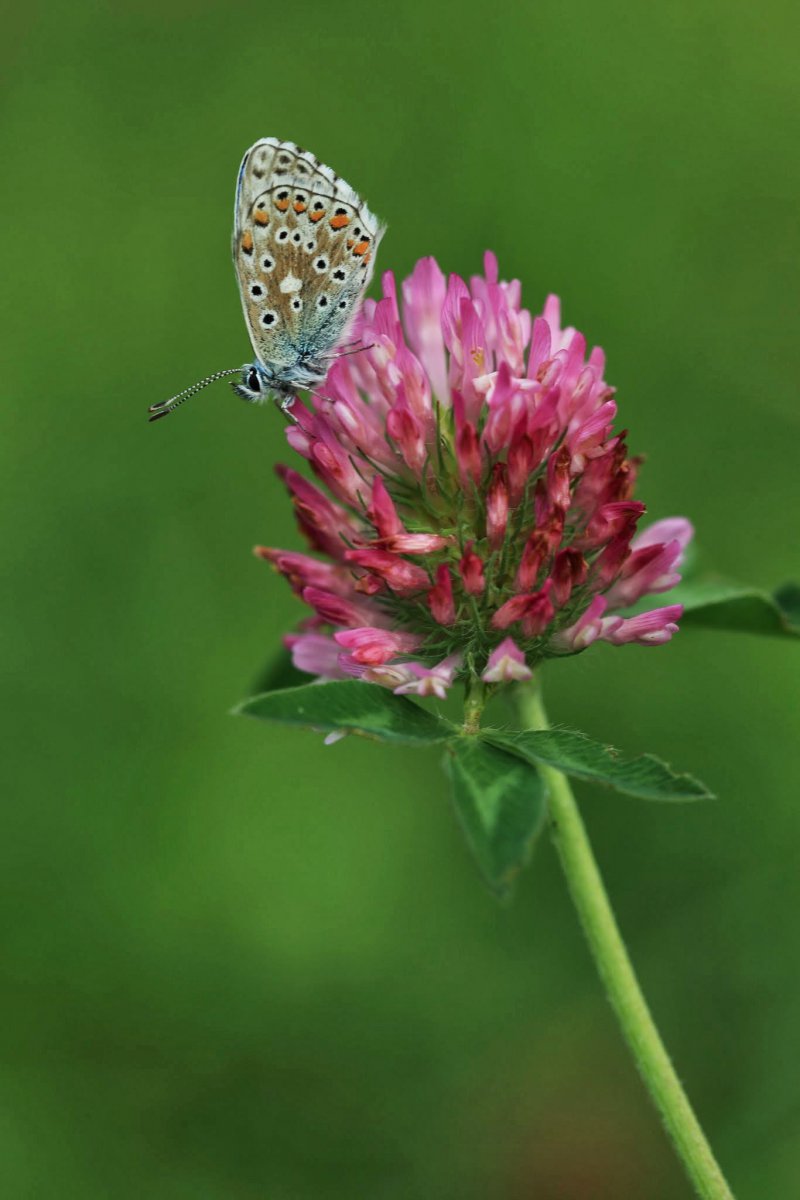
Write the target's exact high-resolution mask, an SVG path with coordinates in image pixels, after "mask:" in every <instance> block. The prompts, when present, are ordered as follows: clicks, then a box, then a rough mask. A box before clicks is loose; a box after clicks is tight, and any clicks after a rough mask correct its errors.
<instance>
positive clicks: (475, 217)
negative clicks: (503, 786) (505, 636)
mask: <svg viewBox="0 0 800 1200" xmlns="http://www.w3.org/2000/svg"><path fill="white" fill-rule="evenodd" d="M795 21H796V8H795V6H794V5H793V4H791V3H789V2H788V0H787V2H785V3H782V2H780V0H767V2H766V3H763V4H760V5H756V6H753V5H751V4H746V3H743V2H739V0H735V2H734V3H728V2H723V0H700V2H699V3H698V0H677V2H676V3H673V4H670V5H664V6H660V5H651V6H645V5H639V6H633V5H629V4H624V3H618V2H616V0H611V2H609V3H604V4H602V5H601V4H592V3H589V2H588V0H577V2H576V3H575V4H572V5H570V6H565V5H563V4H557V3H551V2H547V3H533V4H528V5H523V4H518V3H513V2H511V0H495V2H494V3H492V4H489V5H487V4H481V3H477V2H476V0H460V2H459V3H453V2H450V0H446V2H442V0H439V2H438V3H435V4H434V3H424V4H423V3H417V2H413V3H406V4H399V5H372V6H367V7H365V6H364V5H363V4H358V3H353V2H352V0H339V2H338V3H337V4H335V5H334V4H329V3H320V2H319V0H307V2H306V3H304V4H302V5H290V4H276V3H271V4H270V3H267V4H265V3H255V2H247V3H244V2H236V0H234V2H232V3H227V4H210V3H207V2H205V0H194V2H193V3H188V2H187V0H158V3H156V2H155V0H142V2H140V3H136V4H131V3H124V2H123V3H111V0H98V2H97V3H91V4H89V3H85V2H84V3H76V4H73V5H69V6H67V5H65V6H64V7H63V8H60V7H58V6H56V5H53V4H46V3H43V2H42V0H28V2H27V3H25V4H15V5H14V7H13V10H9V11H8V13H7V15H6V16H5V18H4V21H3V28H4V35H3V46H2V50H1V51H0V54H1V55H2V58H3V60H4V70H3V75H4V78H5V81H6V83H5V101H4V113H5V115H4V118H3V124H2V133H1V134H0V159H1V161H2V168H3V169H2V185H1V186H2V193H3V200H4V217H3V221H2V224H0V238H1V239H2V257H1V258H0V262H2V274H3V279H4V285H5V286H4V288H3V292H4V296H5V300H4V305H5V310H4V314H3V317H2V336H3V340H4V342H5V343H6V348H5V351H4V365H3V371H2V392H3V403H2V411H1V415H0V419H1V420H2V437H1V438H0V459H1V461H0V474H1V475H2V480H3V494H4V502H3V505H2V515H1V517H0V519H1V520H2V522H3V526H4V530H3V536H2V572H3V576H4V579H3V585H2V594H1V595H0V604H2V616H1V618H0V626H1V627H2V633H3V637H4V649H3V651H2V662H3V675H4V682H5V689H4V690H5V711H4V715H3V732H4V734H5V738H4V741H5V750H4V752H3V767H4V774H5V775H6V778H7V782H6V785H5V787H4V789H3V792H4V799H3V801H2V824H3V828H2V832H1V834H0V845H1V846H2V859H3V865H2V871H1V872H0V887H1V888H2V892H3V916H2V921H3V948H2V954H1V955H0V971H2V977H3V979H2V993H1V996H2V999H1V1000H0V1009H1V1011H0V1047H1V1052H2V1072H1V1073H0V1075H1V1080H2V1081H1V1082H0V1156H1V1157H2V1161H3V1164H4V1165H3V1175H4V1177H5V1180H6V1182H5V1183H4V1185H3V1194H4V1195H7V1196H9V1197H15V1198H16V1197H25V1198H28V1197H30V1198H35V1200H40V1198H41V1200H50V1198H51V1197H52V1198H60V1197H73V1196H75V1197H81V1200H92V1198H94V1197H98V1198H103V1200H108V1198H113V1200H139V1198H140V1197H143V1196H147V1197H148V1198H150V1200H183V1198H188V1197H192V1200H201V1198H202V1200H206V1198H207V1200H262V1198H264V1200H352V1198H353V1197H369V1198H370V1200H401V1198H402V1200H417V1198H424V1200H429V1198H436V1200H439V1198H442V1200H449V1198H451V1197H452V1198H456V1197H457V1198H458V1200H483V1198H486V1197H492V1200H495V1198H497V1200H529V1198H535V1200H628V1198H630V1200H673V1198H674V1200H679V1198H681V1197H687V1196H688V1195H689V1191H688V1187H687V1185H686V1184H685V1183H684V1180H683V1177H682V1173H681V1171H680V1169H679V1168H678V1167H677V1166H676V1165H675V1163H674V1161H673V1158H672V1155H671V1152H670V1150H669V1148H668V1146H667V1144H666V1141H665V1138H664V1136H663V1135H662V1133H661V1130H660V1128H659V1125H658V1122H657V1120H656V1118H655V1116H654V1114H653V1113H652V1112H651V1111H650V1108H649V1106H648V1104H647V1102H646V1099H645V1097H644V1093H643V1090H642V1088H641V1086H640V1084H639V1081H638V1079H637V1077H636V1075H635V1072H634V1069H633V1067H632V1066H631V1065H630V1062H629V1060H628V1057H627V1054H626V1052H625V1050H624V1048H623V1046H622V1044H621V1041H620V1037H619V1035H618V1032H617V1029H616V1027H615V1025H614V1022H613V1020H612V1017H611V1015H610V1013H609V1011H608V1009H607V1006H606V1003H605V1001H604V999H603V997H602V995H601V991H600V987H599V984H598V981H597V979H596V977H595V974H594V972H593V969H592V966H591V963H590V961H589V959H588V955H587V952H586V950H585V948H584V946H583V944H582V941H581V937H580V934H579V932H578V929H577V926H576V921H575V918H574V915H573V912H572V911H571V909H570V905H569V901H568V898H567V896H566V893H565V888H564V886H563V881H562V879H561V877H560V875H559V870H558V866H557V863H556V862H555V859H554V854H553V851H552V847H551V846H550V845H549V844H548V843H547V841H546V840H545V841H543V843H542V844H541V845H540V846H539V848H538V852H537V854H536V856H535V860H534V863H533V865H532V868H531V869H530V870H529V872H528V873H527V875H526V876H525V878H524V879H523V880H522V881H521V885H520V886H519V888H518V890H517V894H516V896H515V899H514V902H513V904H512V905H510V906H508V907H499V906H498V905H497V904H496V903H495V901H494V900H493V899H492V898H491V896H490V895H489V894H488V892H486V891H485V890H484V888H483V886H482V884H481V883H480V881H479V879H478V877H477V874H476V871H475V870H474V869H473V865H472V863H471V861H470V860H469V857H468V854H467V852H466V850H465V847H464V846H463V845H462V842H461V839H460V835H459V833H458V830H457V828H456V826H455V823H454V821H453V819H452V815H451V813H450V811H449V808H448V801H447V798H446V795H445V789H444V786H443V781H442V779H441V777H440V774H439V769H438V763H437V760H436V755H435V754H434V753H426V752H422V753H412V752H411V751H409V750H403V751H398V750H389V749H383V748H381V747H378V746H374V745H370V744H366V743H362V742H359V741H356V740H351V741H348V742H345V743H343V744H340V745H337V746H335V747H333V748H325V747H324V746H323V745H322V744H321V740H320V739H318V738H315V737H314V736H313V735H310V734H302V733H299V732H291V731H290V732H287V731H280V730H272V729H269V728H267V727H264V726H260V725H259V724H257V723H255V722H250V721H247V720H244V719H235V718H233V717H231V716H229V715H228V710H229V708H230V706H231V705H232V704H233V703H234V702H236V701H237V700H239V699H241V698H243V697H244V696H245V695H246V694H247V693H248V689H249V688H250V686H251V683H252V680H253V678H254V677H255V676H256V675H257V673H258V670H259V668H260V666H261V665H262V663H263V661H264V660H265V659H266V658H267V657H268V656H269V654H270V652H271V650H272V648H274V647H275V645H276V643H277V641H278V639H279V637H280V635H281V633H282V632H283V631H284V630H285V629H287V628H289V627H290V626H291V624H292V623H293V621H294V620H295V619H296V617H297V615H298V613H299V611H300V610H299V607H298V606H297V604H296V602H295V601H294V600H293V598H292V597H291V595H290V593H289V591H288V589H287V588H286V587H285V586H284V585H283V584H282V582H281V581H280V580H279V579H278V578H277V577H276V576H274V575H272V574H271V573H270V571H269V569H268V568H267V567H266V566H265V565H264V564H263V563H258V562H257V561H255V560H254V559H252V558H251V557H250V548H251V546H252V545H253V544H254V543H256V542H266V543H269V544H274V545H284V546H289V547H294V548H299V545H300V543H299V538H298V535H297V534H296V533H295V531H294V529H293V527H292V523H291V520H290V514H289V505H288V503H287V501H286V499H285V498H284V496H283V494H282V493H281V490H280V488H279V486H278V484H277V481H276V479H275V477H274V474H273V465H274V463H275V462H276V461H278V460H281V459H284V460H285V459H286V458H287V453H288V452H287V449H286V447H285V445H284V440H283V423H282V422H281V420H280V419H278V418H277V417H276V416H275V415H274V414H273V413H272V412H271V411H270V410H269V409H267V410H256V409H252V408H248V407H246V406H245V405H243V404H240V403H238V402H236V401H235V400H234V399H233V398H232V397H231V396H230V393H229V392H228V390H227V388H225V387H224V386H222V385H220V386H219V387H218V388H217V389H216V390H209V391H207V392H205V393H204V394H203V395H202V396H198V397H197V398H196V399H194V400H193V401H191V403H189V404H187V405H186V407H185V408H184V409H183V410H182V411H181V413H180V415H179V416H176V417H173V418H172V419H170V420H169V421H165V422H162V423H159V424H158V425H155V426H148V425H147V424H146V422H145V410H146V407H147V405H148V404H149V403H150V402H151V401H153V400H155V399H160V398H163V397H165V396H167V395H170V394H171V393H172V392H174V391H176V390H178V389H179V388H181V387H184V386H186V385H187V384H189V383H191V382H193V381H194V380H195V379H197V378H199V377H200V376H202V375H204V374H206V373H208V372H211V371H214V370H217V369H219V368H222V367H228V366H231V365H235V364H237V363H239V362H243V361H245V360H246V358H247V357H248V354H249V348H248V343H247V339H246V335H245V330H244V327H243V323H242V318H241V313H240V308H239V301H238V298H237V294H236V290H235V283H234V277H233V272H232V270H231V266H230V262H229V237H230V228H229V226H230V219H231V209H232V200H233V188H234V181H235V174H236V169H237V166H238V163H239V160H240V156H241V154H242V152H243V151H244V149H245V148H246V147H247V146H248V145H249V144H250V143H252V142H253V141H254V140H256V138H258V137H260V136H263V135H266V134H278V135H280V136H283V137H287V138H294V139H296V140H298V141H299V142H300V143H301V144H302V145H307V146H310V147H311V148H312V149H313V150H314V151H315V152H316V153H317V154H319V155H320V157H322V158H323V159H324V160H325V161H327V162H329V163H332V164H333V165H334V166H335V168H336V169H337V170H338V171H339V172H341V173H342V174H344V175H345V177H346V178H347V179H349V180H350V181H351V182H352V183H353V184H354V185H355V186H356V187H357V188H358V189H359V190H360V191H361V192H362V194H364V195H365V196H366V197H367V198H368V200H369V202H370V203H371V205H372V206H373V207H374V208H375V209H376V211H378V212H379V213H380V214H381V215H382V216H383V217H384V218H385V219H386V220H387V221H388V224H389V233H388V234H387V236H386V239H385V241H384V243H383V246H382V250H381V265H382V266H383V267H384V268H387V267H392V268H393V269H395V270H396V271H398V272H400V273H404V272H407V271H408V270H409V269H410V268H411V266H412V264H413V263H414V261H415V259H416V258H417V257H418V256H420V255H422V254H429V253H433V254H435V255H436V256H437V257H438V258H439V260H440V262H441V263H442V264H443V266H444V267H445V268H446V269H449V270H455V271H458V272H460V273H469V272H472V271H475V270H477V269H478V268H479V266H480V261H481V255H482V252H483V250H484V248H485V247H487V246H492V247H493V248H494V249H495V250H496V251H497V253H498V255H499V258H500V263H501V267H502V269H503V271H504V272H505V273H506V274H513V275H516V276H519V277H520V278H522V279H523V281H524V288H525V295H526V299H527V302H528V304H529V305H530V306H532V307H534V308H535V307H538V306H539V305H540V303H541V302H542V300H543V298H544V295H545V294H546V292H547V291H550V290H555V291H558V292H559V293H560V294H561V295H562V297H563V301H564V306H565V315H566V317H567V319H568V320H569V321H570V322H572V323H575V324H577V325H578V326H579V328H581V329H583V330H585V331H586V332H587V334H588V336H589V338H590V340H591V341H593V342H599V343H600V344H601V345H603V346H604V347H605V349H606V351H607V353H608V356H609V363H610V366H609V373H608V378H609V379H610V380H611V381H612V382H613V383H615V384H616V385H617V387H618V389H619V399H620V404H621V415H622V420H623V423H624V424H625V425H627V426H628V427H629V428H630V430H631V444H632V446H633V448H634V449H635V450H637V451H643V452H646V453H647V455H648V462H647V466H646V468H645V470H644V473H643V478H642V487H641V494H642V498H644V499H645V500H646V501H647V502H648V505H649V510H650V513H651V515H652V516H653V517H660V516H665V515H669V514H672V513H687V514H690V515H691V516H692V518H693V519H694V520H695V522H696V525H697V528H698V536H699V540H700V542H701V544H702V546H703V548H704V551H705V554H706V557H707V559H708V560H709V561H710V562H711V563H712V564H713V565H714V566H715V567H716V568H717V569H718V570H719V571H720V572H722V573H724V574H726V575H729V576H730V577H732V578H734V579H739V580H742V581H744V582H752V583H756V584H760V585H764V586H772V585H774V584H777V583H779V582H781V581H783V580H784V579H786V578H790V577H795V578H797V577H798V575H799V574H800V553H799V543H800V539H799V538H798V530H797V514H798V474H797V446H798V437H799V435H800V407H799V406H798V379H799V378H800V356H799V355H798V345H797V313H798V300H799V299H800V296H799V295H798V250H800V239H799V238H798V225H797V212H798V194H799V193H800V159H799V158H798V154H797V147H798V145H799V144H800V122H799V121H798V117H799V116H800V96H799V93H798V89H797V52H798V44H797V37H796V36H794V35H795V34H796V32H797V29H796V26H793V22H795ZM549 674H550V675H551V678H549V679H548V680H547V687H548V693H549V705H550V708H551V711H552V715H553V717H554V719H556V720H559V721H563V722H566V723H568V724H570V725H572V726H574V727H576V728H579V729H584V730H585V731H587V732H588V733H590V734H591V735H593V736H595V737H599V738H604V739H608V740H611V741H614V742H615V743H616V744H618V745H620V746H621V747H623V748H624V749H625V750H626V751H629V752H632V753H633V752H639V751H642V750H652V751H654V752H656V753H659V754H661V755H662V756H664V757H665V758H667V759H668V760H670V761H672V762H673V763H674V764H675V765H676V766H678V767H680V768H681V769H684V770H690V771H693V772H695V773H696V774H697V775H699V776H700V777H701V778H702V779H704V780H706V781H707V782H708V783H709V785H710V786H711V787H712V788H713V789H714V790H715V791H716V792H718V793H719V796H720V800H719V802H717V803H712V804H708V805H705V806H698V807H675V808H671V807H658V806H655V805H654V806H648V805H646V804H643V803H641V804H640V803H637V802H634V801H630V800H624V799H616V798H614V797H612V796H611V795H608V794H604V793H601V792H593V791H592V790H591V789H590V788H582V789H581V798H582V803H583V808H584V811H585V814H586V817H587V821H588V824H589V827H590V831H591V835H592V837H593V840H594V843H595V846H596V850H597V853H598V856H599V858H600V861H601V863H602V865H603V869H604V871H605V874H606V877H607V882H608V886H609V889H610V892H611V894H612V897H613V900H614V903H615V905H616V908H617V911H618V915H619V919H620V922H621V925H622V928H623V930H624V932H625V934H626V936H627V938H628V939H629V942H630V947H631V951H632V954H633V957H634V960H635V962H636V964H637V965H638V967H639V969H640V971H641V976H642V979H643V982H644V985H645V988H646V991H647V993H648V996H649V998H650V1000H651V1002H652V1006H653V1009H654V1011H655V1013H656V1016H657V1018H658V1020H659V1022H660V1024H661V1026H662V1029H663V1032H664V1034H665V1037H666V1040H667V1042H668V1045H669V1046H670V1048H671V1050H672V1052H673V1054H674V1057H675V1059H676V1061H677V1064H678V1066H679V1069H680V1072H681V1074H682V1077H683V1078H684V1080H685V1082H686V1085H687V1087H688V1090H689V1092H690V1094H691V1096H692V1098H693V1100H694V1101H695V1103H696V1105H697V1108H698V1110H699V1113H700V1115H701V1118H702V1119H703V1121H704V1123H705V1125H706V1127H707V1129H708V1132H709V1134H710V1136H711V1138H712V1140H713V1143H714V1145H715V1147H716V1149H717V1151H718V1153H719V1156H720V1158H721V1160H722V1161H723V1163H724V1164H725V1167H726V1169H727V1171H728V1173H729V1175H730V1178H731V1180H732V1183H733V1185H734V1187H735V1189H736V1192H737V1196H739V1197H740V1198H741V1200H764V1198H767V1197H769V1198H772V1197H788V1196H794V1195H798V1194H800V1082H798V1073H797V1056H798V1050H800V1046H799V1045H798V1016H799V1012H800V939H798V911H799V910H800V872H798V870H797V859H798V852H797V846H798V839H799V838H800V805H799V804H798V797H800V746H799V739H798V734H799V733H800V719H799V718H798V679H800V646H794V645H792V644H791V643H788V642H780V641H767V640H764V641H759V640H757V639H753V638H748V637H744V636H733V635H731V636H727V635H722V634H711V633H708V634H704V633H702V632H697V633H695V632H690V631H688V630H687V631H685V632H684V633H682V634H681V635H680V636H679V637H678V638H677V639H676V640H675V641H674V642H673V643H672V644H671V645H670V646H669V648H667V649H664V650H659V651H651V650H644V649H639V648H636V647H628V648H625V649H621V650H618V649H610V648H609V649H607V650H605V651H604V650H601V649H593V650H592V652H591V653H589V654H586V655H584V656H582V657H580V658H578V659H576V660H573V661H570V662H568V663H562V664H559V665H558V666H557V668H555V669H552V670H551V671H550V672H549Z"/></svg>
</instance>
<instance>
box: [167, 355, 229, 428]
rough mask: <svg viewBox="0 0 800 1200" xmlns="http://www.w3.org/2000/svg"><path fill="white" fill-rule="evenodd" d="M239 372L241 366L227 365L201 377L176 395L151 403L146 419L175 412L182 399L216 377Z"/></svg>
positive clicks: (214, 381)
mask: <svg viewBox="0 0 800 1200" xmlns="http://www.w3.org/2000/svg"><path fill="white" fill-rule="evenodd" d="M241 372H242V368H241V367H229V368H228V370H227V371H216V372H215V373H214V374H213V375H209V376H208V377H207V378H206V379H201V380H200V382H199V383H193V384H192V386H191V387H188V388H186V390H185V391H183V392H178V394H177V396H172V397H170V399H169V400H159V401H157V403H156V404H151V405H150V407H149V408H148V410H147V411H148V412H149V413H150V416H149V417H148V418H147V419H148V421H158V420H160V419H161V417H168V416H169V414H170V413H171V412H175V409H176V408H179V407H180V406H181V404H183V402H184V400H188V399H189V397H190V396H193V395H194V394H195V392H202V390H203V388H204V387H208V385H209V384H210V383H216V382H217V380H218V379H224V377H225V376H226V375H240V374H241Z"/></svg>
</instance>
